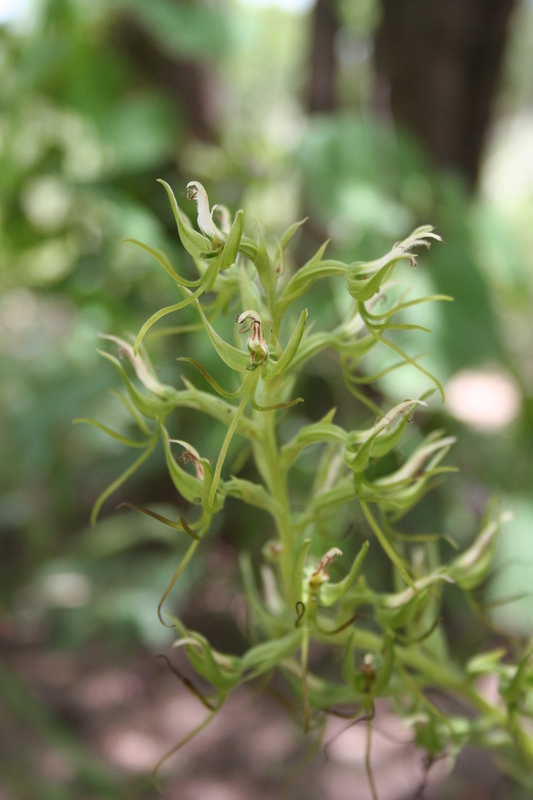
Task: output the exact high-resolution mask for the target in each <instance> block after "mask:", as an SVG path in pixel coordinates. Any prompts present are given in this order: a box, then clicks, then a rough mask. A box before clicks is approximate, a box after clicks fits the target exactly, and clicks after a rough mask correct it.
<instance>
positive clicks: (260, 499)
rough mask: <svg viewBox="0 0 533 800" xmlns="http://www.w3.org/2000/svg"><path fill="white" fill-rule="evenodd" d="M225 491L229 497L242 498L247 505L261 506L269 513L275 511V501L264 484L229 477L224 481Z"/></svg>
mask: <svg viewBox="0 0 533 800" xmlns="http://www.w3.org/2000/svg"><path fill="white" fill-rule="evenodd" d="M226 493H227V494H228V495H230V497H237V498H238V499H239V500H244V502H245V503H248V505H251V506H256V508H262V509H264V510H265V511H268V512H269V513H271V514H272V513H276V510H277V503H276V501H275V500H274V498H273V497H272V495H271V494H269V493H268V492H267V490H266V489H265V487H264V486H262V485H261V484H259V483H253V482H252V481H247V480H244V478H236V477H234V476H232V477H231V480H229V481H227V482H226Z"/></svg>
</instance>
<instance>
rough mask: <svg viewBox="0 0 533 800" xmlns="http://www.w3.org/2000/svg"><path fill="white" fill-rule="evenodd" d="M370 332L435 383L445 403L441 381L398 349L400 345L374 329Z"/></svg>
mask: <svg viewBox="0 0 533 800" xmlns="http://www.w3.org/2000/svg"><path fill="white" fill-rule="evenodd" d="M369 331H370V333H371V334H372V336H373V337H374V338H375V339H377V341H378V342H381V343H382V344H384V345H385V347H388V348H389V349H390V350H393V351H394V352H395V353H396V354H397V355H399V356H401V357H402V358H404V359H405V360H406V361H407V363H408V364H410V365H411V366H412V367H414V368H415V369H417V370H418V371H419V372H421V373H422V375H425V376H426V378H429V380H430V381H431V382H432V383H434V384H435V386H436V387H437V389H438V390H439V392H440V395H441V397H442V401H443V402H444V401H445V399H446V397H445V394H444V389H443V388H442V384H441V383H440V381H439V380H438V379H437V378H436V377H435V376H434V375H432V374H431V372H428V370H427V369H424V367H421V366H420V364H418V363H417V361H416V359H415V358H411V356H408V355H407V353H405V352H404V351H403V350H402V349H401V347H398V345H396V344H394V343H393V342H391V341H389V339H385V338H384V337H383V336H380V335H379V333H376V332H375V330H373V329H372V328H369ZM418 358H419V356H418Z"/></svg>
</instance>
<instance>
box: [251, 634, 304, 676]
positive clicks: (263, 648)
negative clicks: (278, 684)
mask: <svg viewBox="0 0 533 800" xmlns="http://www.w3.org/2000/svg"><path fill="white" fill-rule="evenodd" d="M301 640H302V631H301V630H300V629H297V630H294V631H291V632H290V633H287V634H286V635H285V636H282V637H281V638H280V639H277V640H274V641H270V642H263V643H262V644H257V645H255V647H252V648H250V650H248V651H247V652H246V653H245V654H244V655H243V657H242V670H243V672H247V671H248V670H253V675H254V676H256V675H263V674H264V673H265V672H269V671H270V670H271V669H274V667H277V666H278V664H279V663H280V662H281V661H283V660H284V659H285V658H288V656H290V655H292V654H293V653H294V652H295V651H296V650H297V649H298V647H299V646H300V643H301ZM247 677H248V679H250V677H251V676H247Z"/></svg>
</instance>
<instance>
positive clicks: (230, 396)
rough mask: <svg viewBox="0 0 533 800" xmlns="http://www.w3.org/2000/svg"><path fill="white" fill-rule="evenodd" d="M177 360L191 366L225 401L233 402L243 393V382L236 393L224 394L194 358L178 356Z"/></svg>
mask: <svg viewBox="0 0 533 800" xmlns="http://www.w3.org/2000/svg"><path fill="white" fill-rule="evenodd" d="M177 360H178V361H187V362H188V363H189V364H192V365H193V367H196V369H197V370H198V372H200V373H201V374H202V375H203V376H204V378H205V379H206V381H207V382H208V383H209V384H210V385H211V386H212V387H213V389H214V390H215V392H217V393H218V394H220V395H221V396H222V397H225V398H226V399H227V400H234V399H235V398H237V397H240V396H241V394H242V393H243V392H244V383H245V381H243V383H242V385H241V387H240V388H239V389H237V391H236V392H226V391H225V390H224V389H223V388H222V387H221V386H219V384H218V383H217V382H216V380H215V379H214V378H213V377H212V376H211V375H210V374H209V372H208V371H207V370H206V369H204V368H203V367H202V365H201V364H199V363H198V361H196V360H195V359H194V358H188V357H187V356H180V358H178V359H177Z"/></svg>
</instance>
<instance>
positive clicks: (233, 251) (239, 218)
mask: <svg viewBox="0 0 533 800" xmlns="http://www.w3.org/2000/svg"><path fill="white" fill-rule="evenodd" d="M243 220H244V211H242V209H241V210H240V211H237V213H236V215H235V219H234V220H233V225H232V226H231V230H230V232H229V234H228V238H227V239H226V244H225V245H224V249H223V251H222V255H221V257H220V269H221V271H222V272H223V271H224V270H226V269H228V267H231V265H232V264H234V263H235V261H236V260H237V254H238V252H239V245H240V243H241V237H242V226H243Z"/></svg>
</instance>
